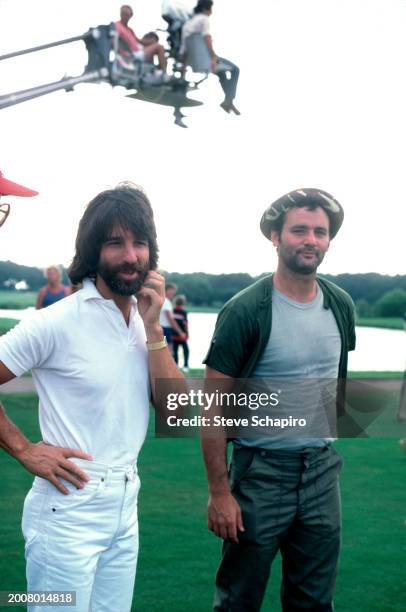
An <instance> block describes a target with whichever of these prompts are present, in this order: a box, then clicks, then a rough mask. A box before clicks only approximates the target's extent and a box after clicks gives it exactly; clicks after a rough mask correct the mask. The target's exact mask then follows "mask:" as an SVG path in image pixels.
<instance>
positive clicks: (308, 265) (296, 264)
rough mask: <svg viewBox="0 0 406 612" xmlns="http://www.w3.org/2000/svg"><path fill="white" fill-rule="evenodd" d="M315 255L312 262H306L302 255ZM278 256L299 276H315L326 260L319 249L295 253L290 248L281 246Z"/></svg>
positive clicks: (302, 250) (307, 249)
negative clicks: (304, 253)
mask: <svg viewBox="0 0 406 612" xmlns="http://www.w3.org/2000/svg"><path fill="white" fill-rule="evenodd" d="M303 252H306V253H310V252H311V253H314V258H313V260H312V261H306V260H305V259H304V258H303V257H302V253H303ZM278 255H279V257H280V258H281V259H282V261H283V263H284V264H285V266H286V267H287V268H288V269H289V270H291V271H292V272H296V273H297V274H313V273H314V272H316V270H317V268H318V267H319V265H320V264H321V262H322V261H323V259H324V253H321V252H320V251H319V250H318V249H311V248H308V247H307V248H301V249H297V250H296V251H293V250H292V249H290V248H287V247H285V246H284V245H283V244H279V247H278Z"/></svg>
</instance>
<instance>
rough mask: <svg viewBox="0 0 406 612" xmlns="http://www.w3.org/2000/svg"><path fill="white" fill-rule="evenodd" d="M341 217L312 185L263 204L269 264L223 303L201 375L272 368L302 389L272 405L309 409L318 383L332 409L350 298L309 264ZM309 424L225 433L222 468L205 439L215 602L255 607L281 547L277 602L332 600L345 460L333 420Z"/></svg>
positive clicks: (219, 450)
mask: <svg viewBox="0 0 406 612" xmlns="http://www.w3.org/2000/svg"><path fill="white" fill-rule="evenodd" d="M343 217H344V214H343V209H342V207H341V205H340V204H339V203H338V202H337V200H336V199H335V198H334V197H333V196H331V195H330V194H329V193H327V192H325V191H322V190H320V189H299V190H296V191H292V192H290V193H288V194H286V195H284V196H283V197H282V198H279V199H278V200H277V201H275V202H274V203H273V204H272V205H271V206H269V207H268V208H267V210H266V211H265V212H264V214H263V216H262V219H261V231H262V233H263V234H264V235H265V236H266V238H268V239H269V240H270V241H271V242H272V244H273V245H274V247H275V248H276V250H277V254H278V265H277V269H276V271H275V272H274V274H271V275H269V276H266V277H265V278H262V279H261V280H259V281H258V282H256V283H254V284H253V285H251V286H250V287H248V288H247V289H245V290H244V291H242V292H240V293H239V294H237V295H236V296H234V297H233V298H232V299H231V300H230V301H229V302H228V303H227V304H226V305H225V306H224V307H223V309H222V310H221V312H220V314H219V317H218V320H217V324H216V329H215V332H214V335H213V339H212V343H211V346H210V349H209V352H208V354H207V356H206V359H205V363H206V365H207V371H206V377H207V379H208V380H209V384H211V385H213V383H214V384H218V385H219V386H220V385H221V387H222V389H223V390H224V388H225V387H227V384H228V388H232V385H233V382H234V381H235V379H251V382H252V381H253V380H254V379H258V380H260V381H268V382H269V381H271V380H272V379H277V380H278V381H279V383H280V386H279V387H277V388H278V389H279V390H280V389H284V388H285V387H284V385H285V386H286V387H288V386H289V385H288V383H289V384H291V383H292V382H295V383H298V384H299V385H298V388H299V396H298V395H297V392H296V395H295V394H293V395H292V394H290V395H289V392H287V393H286V395H285V396H283V394H282V393H281V397H283V400H284V402H285V403H282V404H281V406H279V409H280V410H285V409H286V411H289V412H288V414H295V415H296V416H301V417H302V418H303V417H307V416H309V415H310V413H312V411H313V412H314V409H315V405H314V402H313V400H314V399H315V398H316V397H317V398H318V402H320V406H321V411H320V412H319V413H318V416H320V415H321V416H323V401H324V398H325V395H324V391H325V390H326V386H327V387H328V389H329V391H330V392H331V389H332V388H333V393H332V395H331V397H332V398H333V402H332V403H333V405H334V412H335V410H336V405H337V407H338V410H340V407H342V402H343V397H344V385H345V378H346V375H347V357H348V351H350V350H353V349H354V348H355V327H354V305H353V302H352V300H351V298H350V297H349V296H348V295H347V294H346V293H345V292H344V291H343V290H341V289H340V288H339V287H337V286H336V285H334V284H333V283H330V282H328V281H326V280H324V279H322V278H319V277H318V276H317V275H316V273H317V268H318V266H319V265H320V264H321V262H322V261H323V258H324V256H325V254H326V252H327V250H328V248H329V246H330V241H331V239H332V238H334V237H335V235H336V234H337V232H338V230H339V229H340V227H341V224H342V221H343ZM216 381H217V382H216ZM254 382H255V381H254ZM332 383H334V384H333V386H332ZM305 388H306V389H309V392H308V393H307V395H306V394H305V393H304V389H305ZM301 393H302V395H300V394H301ZM301 400H302V401H301ZM326 403H328V402H326ZM330 404H331V402H330ZM272 410H273V408H271V407H270V408H269V410H268V414H270V415H272ZM318 416H317V417H316V418H315V419H314V421H315V422H316V424H317V418H318ZM324 416H325V415H324ZM334 416H335V415H334ZM313 417H314V414H313ZM321 420H322V419H321ZM316 429H317V428H316ZM333 430H334V428H333ZM314 431H316V430H312V432H313V434H311V433H310V434H309V433H308V434H307V436H306V435H305V434H303V433H300V432H298V433H294V435H293V434H292V435H290V436H288V435H287V434H285V433H284V432H281V433H280V434H279V435H267V432H265V433H264V432H263V431H262V430H261V432H259V431H258V430H257V431H254V432H253V434H252V435H251V434H250V436H248V435H243V434H241V436H235V435H234V437H233V454H232V460H231V465H230V471H229V472H228V470H227V465H226V437H227V436H226V435H224V436H217V437H216V438H213V437H206V438H204V439H203V440H202V446H203V453H204V459H205V463H206V469H207V476H208V482H209V504H208V525H209V529H210V530H211V531H213V532H214V533H215V534H216V535H217V536H219V537H221V538H223V540H224V545H223V554H222V560H221V564H220V567H219V570H218V573H217V578H216V592H215V601H214V610H216V611H220V610H224V611H226V610H227V611H228V612H231V611H233V612H235V611H237V610H238V611H241V612H242V611H244V612H247V611H248V610H249V611H250V612H254V611H256V610H260V608H261V605H262V601H263V597H264V593H265V589H266V585H267V581H268V577H269V573H270V567H271V563H272V561H273V559H274V557H275V555H276V553H277V552H278V551H280V553H281V555H282V568H283V569H282V587H281V599H282V608H283V610H284V611H285V612H294V611H296V610H314V611H315V610H317V611H318V612H321V611H323V612H327V611H330V610H332V609H333V607H332V599H333V591H334V585H335V579H336V573H337V564H338V556H339V547H340V528H341V517H340V498H339V488H338V474H339V470H340V467H341V463H342V461H341V458H340V457H339V455H338V454H337V452H336V451H335V450H334V449H333V447H332V445H331V442H332V440H333V438H334V437H335V436H334V433H330V432H331V429H330V430H328V428H327V429H325V428H324V429H323V427H322V428H321V432H322V433H320V434H315V433H314ZM334 431H335V430H334Z"/></svg>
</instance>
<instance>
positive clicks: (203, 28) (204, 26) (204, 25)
mask: <svg viewBox="0 0 406 612" xmlns="http://www.w3.org/2000/svg"><path fill="white" fill-rule="evenodd" d="M199 29H200V32H201V33H202V35H203V36H209V35H210V19H209V18H208V17H207V15H201V22H200V28H199Z"/></svg>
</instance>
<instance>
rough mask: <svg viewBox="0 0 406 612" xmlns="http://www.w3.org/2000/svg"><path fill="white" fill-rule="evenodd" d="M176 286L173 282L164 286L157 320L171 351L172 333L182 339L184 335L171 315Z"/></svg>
mask: <svg viewBox="0 0 406 612" xmlns="http://www.w3.org/2000/svg"><path fill="white" fill-rule="evenodd" d="M176 290H177V286H176V285H175V284H174V283H167V285H166V287H165V301H164V303H163V305H162V308H161V314H160V316H159V322H160V324H161V326H162V329H163V332H164V336H165V338H166V341H167V343H168V345H169V347H170V350H171V351H172V352H173V334H174V333H175V334H176V335H177V336H178V337H179V338H182V339H184V338H185V337H186V335H185V334H184V332H183V331H182V329H181V328H180V327H179V325H178V324H177V322H176V320H175V318H174V316H173V307H172V300H173V298H174V297H175V294H176Z"/></svg>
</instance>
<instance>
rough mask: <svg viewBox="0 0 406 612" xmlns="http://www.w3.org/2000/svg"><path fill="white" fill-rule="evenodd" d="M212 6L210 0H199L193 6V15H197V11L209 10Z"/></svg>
mask: <svg viewBox="0 0 406 612" xmlns="http://www.w3.org/2000/svg"><path fill="white" fill-rule="evenodd" d="M212 7H213V1H212V0H199V1H198V3H197V4H196V6H195V8H194V9H193V12H194V14H195V15H198V14H199V13H203V11H209V10H210V9H211V8H212Z"/></svg>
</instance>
